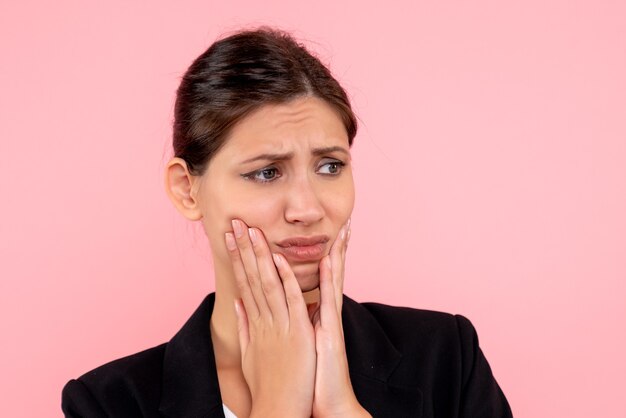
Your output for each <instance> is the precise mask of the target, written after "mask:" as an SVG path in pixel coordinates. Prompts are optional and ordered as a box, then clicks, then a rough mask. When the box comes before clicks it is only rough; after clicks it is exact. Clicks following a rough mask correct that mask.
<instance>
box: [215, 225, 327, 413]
mask: <svg viewBox="0 0 626 418" xmlns="http://www.w3.org/2000/svg"><path fill="white" fill-rule="evenodd" d="M233 229H234V236H233V234H232V233H230V232H227V233H226V236H225V240H226V248H227V249H228V253H229V255H230V258H231V261H232V265H233V271H234V274H235V280H236V282H237V286H238V288H239V292H240V295H241V300H242V302H243V304H242V302H241V301H235V309H236V312H237V323H238V328H239V343H240V346H241V364H242V370H243V375H244V378H245V379H246V382H247V384H248V387H249V389H250V394H251V396H252V411H251V415H250V416H251V417H255V416H260V417H267V416H289V417H310V416H311V407H312V404H313V388H314V382H315V335H314V330H313V327H312V326H311V321H310V319H309V315H308V311H307V307H306V304H305V301H304V297H303V295H302V291H301V290H300V286H299V284H298V282H297V280H296V277H295V276H294V274H293V272H292V271H291V268H290V267H289V264H288V263H287V260H286V259H285V258H284V257H282V256H281V255H278V254H273V255H272V254H271V253H270V250H269V247H268V245H267V243H266V241H265V238H264V236H263V233H262V232H261V231H260V230H259V229H257V228H247V225H245V223H244V222H242V221H240V220H233ZM272 258H273V260H272ZM277 269H278V271H277ZM279 276H280V277H279ZM281 280H282V283H281Z"/></svg>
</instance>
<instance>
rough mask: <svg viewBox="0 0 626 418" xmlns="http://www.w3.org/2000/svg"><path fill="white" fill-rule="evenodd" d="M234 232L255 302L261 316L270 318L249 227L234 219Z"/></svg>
mask: <svg viewBox="0 0 626 418" xmlns="http://www.w3.org/2000/svg"><path fill="white" fill-rule="evenodd" d="M232 224H233V230H234V231H235V241H236V242H237V248H238V249H239V254H240V255H241V260H242V264H243V268H244V270H245V272H246V279H247V281H248V283H249V285H250V289H251V291H252V295H253V296H254V301H255V302H256V306H257V307H258V309H259V314H260V316H262V317H270V318H271V311H270V308H269V306H268V305H267V300H266V299H265V294H264V293H263V288H262V287H261V275H260V273H259V268H258V266H257V262H256V255H255V254H254V250H253V249H252V242H251V241H250V235H249V234H248V232H247V229H248V226H247V225H246V224H245V223H244V222H243V221H241V220H239V219H233V220H232Z"/></svg>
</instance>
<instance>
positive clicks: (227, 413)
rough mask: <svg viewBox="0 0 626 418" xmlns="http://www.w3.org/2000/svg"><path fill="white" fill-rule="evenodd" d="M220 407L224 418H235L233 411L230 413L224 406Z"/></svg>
mask: <svg viewBox="0 0 626 418" xmlns="http://www.w3.org/2000/svg"><path fill="white" fill-rule="evenodd" d="M222 407H224V416H225V417H226V418H237V415H235V414H233V411H231V410H230V409H228V407H227V406H226V404H222Z"/></svg>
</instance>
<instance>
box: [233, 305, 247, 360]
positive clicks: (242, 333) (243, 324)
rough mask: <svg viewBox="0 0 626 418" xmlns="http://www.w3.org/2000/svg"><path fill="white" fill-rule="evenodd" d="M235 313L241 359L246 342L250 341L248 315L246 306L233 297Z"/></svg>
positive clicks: (244, 352) (245, 348)
mask: <svg viewBox="0 0 626 418" xmlns="http://www.w3.org/2000/svg"><path fill="white" fill-rule="evenodd" d="M235 315H236V316H237V334H238V335H239V347H240V348H241V359H242V360H243V358H244V356H245V354H246V351H247V350H248V343H249V342H250V333H249V330H248V316H247V315H246V308H245V307H244V306H243V304H242V303H241V301H240V300H238V299H235Z"/></svg>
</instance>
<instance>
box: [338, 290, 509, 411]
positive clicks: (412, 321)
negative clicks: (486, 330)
mask: <svg viewBox="0 0 626 418" xmlns="http://www.w3.org/2000/svg"><path fill="white" fill-rule="evenodd" d="M344 301H345V302H344V306H347V310H348V311H349V312H348V316H351V315H354V316H353V318H352V322H358V323H367V322H370V323H375V324H376V326H377V327H379V330H380V332H378V334H377V335H378V337H377V338H376V340H370V341H368V342H369V343H370V344H372V343H375V344H378V345H381V344H382V343H383V340H385V339H386V340H387V341H388V343H391V344H392V345H393V347H394V348H395V349H396V350H397V351H398V353H399V358H400V360H399V361H398V364H397V366H396V367H395V369H394V371H393V373H392V375H391V380H390V381H391V382H396V383H397V384H402V385H405V386H410V387H418V388H420V390H421V392H422V394H423V396H424V397H425V399H427V402H426V403H425V407H427V406H428V405H430V406H432V408H434V409H438V410H439V411H440V412H442V415H443V416H448V414H446V413H443V412H444V411H449V412H450V416H456V415H460V416H464V417H475V416H481V417H482V416H485V417H510V416H511V412H510V407H509V405H508V402H507V400H506V397H505V396H504V394H503V393H502V390H501V389H500V387H499V385H498V383H497V382H496V380H495V378H494V376H493V374H492V371H491V367H490V366H489V363H488V362H487V359H486V358H485V356H484V354H483V352H482V350H481V348H480V346H479V344H478V335H477V333H476V329H475V328H474V325H473V324H472V322H471V321H470V320H469V319H467V318H466V317H465V316H463V315H454V314H450V313H446V312H439V311H432V310H425V309H416V308H408V307H403V306H390V305H385V304H381V303H373V302H365V303H357V302H355V301H353V300H351V299H349V298H345V299H344ZM368 327H369V328H372V327H373V326H372V325H368ZM371 335H375V334H373V333H372V334H371ZM383 335H384V337H383ZM430 406H428V407H430ZM435 406H436V408H435ZM454 410H456V411H457V414H455V413H453V411H454Z"/></svg>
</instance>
